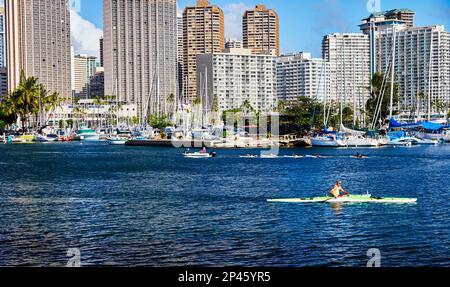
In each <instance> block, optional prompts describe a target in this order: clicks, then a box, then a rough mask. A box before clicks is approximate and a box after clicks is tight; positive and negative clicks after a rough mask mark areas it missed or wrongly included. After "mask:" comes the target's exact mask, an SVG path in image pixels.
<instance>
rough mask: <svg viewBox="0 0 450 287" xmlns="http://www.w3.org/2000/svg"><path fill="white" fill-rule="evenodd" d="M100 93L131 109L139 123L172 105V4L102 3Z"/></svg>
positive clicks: (154, 0) (151, 0)
mask: <svg viewBox="0 0 450 287" xmlns="http://www.w3.org/2000/svg"><path fill="white" fill-rule="evenodd" d="M103 9H104V13H103V17H104V40H103V41H104V51H103V53H104V54H103V58H104V68H105V94H106V95H115V96H117V97H118V99H119V101H121V102H126V103H130V104H136V105H137V109H138V111H137V114H138V117H139V119H140V120H141V122H143V121H144V120H145V119H147V118H148V116H149V115H163V114H165V115H168V114H171V113H172V112H173V110H174V107H176V105H177V103H176V102H177V99H178V97H177V92H178V81H177V2H176V0H104V1H103Z"/></svg>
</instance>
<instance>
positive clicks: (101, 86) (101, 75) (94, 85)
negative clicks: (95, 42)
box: [90, 67, 105, 98]
mask: <svg viewBox="0 0 450 287" xmlns="http://www.w3.org/2000/svg"><path fill="white" fill-rule="evenodd" d="M90 92H91V98H96V97H101V98H103V97H104V96H105V69H104V68H103V67H97V68H96V69H95V72H94V75H93V76H92V77H91V79H90Z"/></svg>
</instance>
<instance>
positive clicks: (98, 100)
mask: <svg viewBox="0 0 450 287" xmlns="http://www.w3.org/2000/svg"><path fill="white" fill-rule="evenodd" d="M94 105H95V106H96V107H97V115H96V117H95V121H96V123H97V126H99V124H100V120H99V118H100V115H99V114H100V106H101V105H103V99H102V98H101V97H100V96H96V97H95V98H94Z"/></svg>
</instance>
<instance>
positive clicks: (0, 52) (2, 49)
mask: <svg viewBox="0 0 450 287" xmlns="http://www.w3.org/2000/svg"><path fill="white" fill-rule="evenodd" d="M7 93H8V72H7V70H6V42H5V7H4V6H2V4H0V99H1V98H2V96H4V95H5V94H7Z"/></svg>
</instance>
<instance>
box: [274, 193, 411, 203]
mask: <svg viewBox="0 0 450 287" xmlns="http://www.w3.org/2000/svg"><path fill="white" fill-rule="evenodd" d="M267 202H270V203H384V204H394V203H395V204H414V203H416V202H417V198H396V197H375V196H372V195H370V194H367V195H348V196H342V197H338V198H335V197H331V196H322V197H308V198H284V199H268V200H267Z"/></svg>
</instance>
